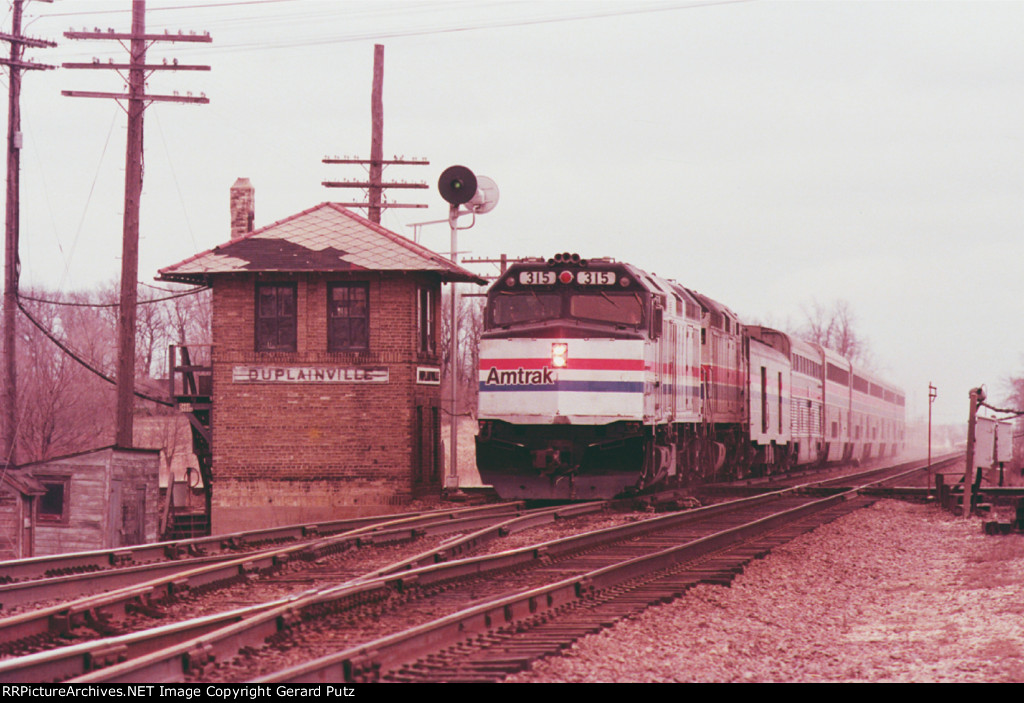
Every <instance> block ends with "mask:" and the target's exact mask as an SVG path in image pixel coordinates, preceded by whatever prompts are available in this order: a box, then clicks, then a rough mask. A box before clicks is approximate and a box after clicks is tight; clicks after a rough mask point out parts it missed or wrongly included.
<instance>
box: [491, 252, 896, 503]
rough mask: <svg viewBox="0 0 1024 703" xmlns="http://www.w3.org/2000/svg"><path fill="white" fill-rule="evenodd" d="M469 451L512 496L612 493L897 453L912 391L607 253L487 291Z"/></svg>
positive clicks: (519, 271)
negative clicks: (475, 433)
mask: <svg viewBox="0 0 1024 703" xmlns="http://www.w3.org/2000/svg"><path fill="white" fill-rule="evenodd" d="M479 388H480V405H479V425H480V431H479V434H478V436H477V440H476V456H477V466H478V468H479V471H480V476H481V478H482V479H483V482H484V483H487V484H491V485H493V486H494V487H495V489H496V490H497V491H498V493H499V495H501V496H502V497H505V498H532V499H546V498H551V499H566V498H568V499H580V500H584V499H589V498H610V497H614V496H617V495H622V494H628V493H630V492H634V491H642V490H646V489H650V488H652V487H656V486H661V485H687V484H693V483H699V482H705V481H712V480H716V479H727V478H733V477H742V476H746V475H750V474H754V473H775V472H783V471H786V470H788V469H789V468H790V467H792V466H795V465H805V464H816V463H818V464H820V463H825V462H829V461H853V460H863V459H868V458H872V457H882V456H891V455H895V454H897V453H899V452H900V451H901V449H902V447H903V444H904V438H905V434H904V406H905V396H904V394H903V392H902V391H901V390H899V389H898V388H895V387H894V386H891V385H889V384H887V383H884V382H882V381H881V380H879V379H877V378H874V377H873V376H871V375H870V374H868V373H865V372H864V371H863V370H861V369H859V368H857V367H855V366H854V365H853V364H852V363H851V362H850V361H849V360H847V359H845V358H843V357H842V356H840V355H839V354H836V353H835V352H833V351H831V350H829V349H824V348H822V347H820V346H818V345H814V344H808V343H806V342H803V341H801V340H799V339H795V338H793V337H791V336H789V335H787V334H785V333H783V332H780V331H778V330H774V329H770V328H767V327H761V326H756V325H744V324H743V323H742V322H741V321H740V320H739V319H738V318H737V317H736V315H735V314H734V313H733V312H732V311H731V310H729V308H727V307H725V306H724V305H722V304H720V303H717V302H715V301H714V300H711V299H710V298H708V297H706V296H704V295H701V294H699V293H697V292H695V291H692V290H690V289H688V288H685V287H683V286H681V285H679V284H678V283H676V282H675V281H670V280H666V279H664V278H659V277H658V276H654V275H651V274H648V273H646V272H644V271H641V270H640V269H638V268H636V267H635V266H631V265H629V264H625V263H618V262H615V261H612V260H610V259H589V260H586V259H581V258H580V257H579V256H577V255H575V254H558V255H556V256H555V257H554V258H552V259H549V260H547V261H545V260H543V259H528V260H523V261H521V262H519V263H516V264H514V265H513V266H511V267H510V268H509V269H508V270H507V271H506V272H505V273H504V274H503V275H502V276H501V278H499V279H498V280H497V281H496V282H495V283H494V284H493V285H492V286H491V288H490V290H489V291H488V293H487V307H486V311H485V324H484V332H483V334H482V335H481V341H480V366H479Z"/></svg>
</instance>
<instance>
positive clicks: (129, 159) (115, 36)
mask: <svg viewBox="0 0 1024 703" xmlns="http://www.w3.org/2000/svg"><path fill="white" fill-rule="evenodd" d="M64 36H65V37H67V38H68V39H105V40H114V41H118V42H120V43H121V45H122V46H124V42H126V41H128V42H130V45H129V57H130V58H129V62H128V63H127V64H123V63H107V64H103V63H99V62H98V61H94V62H93V63H65V64H63V65H64V68H78V69H97V68H104V69H114V70H116V71H118V73H120V74H121V75H122V77H123V76H124V74H123V73H122V71H124V70H127V71H128V79H127V82H128V93H127V94H124V93H98V92H87V91H77V90H64V91H61V92H62V94H63V95H67V96H70V97H76V98H113V99H114V100H117V101H118V104H119V105H121V107H122V108H124V103H125V102H126V103H127V104H128V107H127V109H126V112H127V113H128V140H127V141H128V143H127V148H126V154H125V178H124V224H123V227H124V230H123V231H124V234H123V245H122V255H121V304H120V307H119V309H118V316H117V328H118V350H117V356H118V361H117V364H118V365H117V418H116V423H117V431H116V435H115V444H116V445H117V446H118V447H122V448H130V447H132V425H133V412H134V409H135V398H134V391H135V319H136V316H135V308H136V302H137V297H138V291H137V287H138V280H139V209H140V201H141V199H142V153H143V122H142V115H143V112H144V111H145V109H146V107H148V106H149V105H150V104H151V103H154V102H179V103H201V104H206V103H208V102H210V101H209V100H208V99H207V98H206V96H205V95H200V96H199V97H193V96H192V94H191V93H188V94H187V95H186V96H180V95H177V93H175V94H174V95H155V94H147V93H146V77H147V75H148V74H151V73H153V72H155V71H209V70H210V67H209V66H185V65H179V64H178V61H177V59H175V60H174V62H173V63H171V64H168V63H163V64H148V63H146V49H147V48H148V47H149V46H150V45H151V44H153V43H155V42H159V41H167V42H191V43H197V42H202V43H209V42H211V41H212V39H211V38H210V35H209V34H208V33H204V34H195V33H194V32H193V33H189V34H184V33H183V32H178V34H170V33H168V32H165V33H163V34H147V33H146V2H145V0H132V31H131V33H127V34H126V33H122V32H115V31H113V30H108V31H106V32H100V31H98V30H95V31H92V32H89V31H85V30H83V31H81V32H75V31H70V32H65V33H64Z"/></svg>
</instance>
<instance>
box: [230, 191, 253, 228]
mask: <svg viewBox="0 0 1024 703" xmlns="http://www.w3.org/2000/svg"><path fill="white" fill-rule="evenodd" d="M255 192H256V191H255V190H254V189H253V187H252V183H250V182H249V179H248V178H239V179H238V180H237V181H235V185H233V186H231V239H232V241H233V240H235V239H241V238H242V237H244V236H245V235H247V234H249V232H252V223H253V219H254V218H255V217H256V204H255V200H256V197H255Z"/></svg>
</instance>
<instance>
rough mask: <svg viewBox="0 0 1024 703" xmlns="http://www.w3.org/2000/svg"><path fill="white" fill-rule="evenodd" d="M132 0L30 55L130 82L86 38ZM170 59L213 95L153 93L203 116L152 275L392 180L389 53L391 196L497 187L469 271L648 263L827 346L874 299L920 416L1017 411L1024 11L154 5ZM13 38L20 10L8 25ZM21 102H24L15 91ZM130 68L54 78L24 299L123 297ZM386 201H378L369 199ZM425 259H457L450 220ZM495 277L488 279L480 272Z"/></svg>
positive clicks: (165, 178)
mask: <svg viewBox="0 0 1024 703" xmlns="http://www.w3.org/2000/svg"><path fill="white" fill-rule="evenodd" d="M130 6H131V3H130V1H129V0H119V1H117V2H105V1H104V2H100V1H95V2H92V1H90V0H58V1H57V2H55V3H53V4H44V3H41V2H32V3H30V4H29V6H28V8H27V14H26V22H25V32H26V33H27V34H30V35H33V36H40V37H45V38H51V39H54V40H57V41H59V42H60V46H59V47H58V48H56V49H46V50H41V49H33V50H30V51H29V52H27V56H28V57H30V58H33V59H35V60H37V61H40V62H47V63H52V64H57V65H59V64H60V63H61V62H64V61H81V60H85V61H89V60H91V59H92V57H97V58H99V59H100V60H101V61H103V62H106V61H107V59H108V58H114V59H116V60H123V59H124V57H125V52H124V50H123V49H122V48H121V47H120V46H119V45H118V44H117V43H116V42H108V41H102V42H101V41H82V40H69V39H65V38H64V37H63V32H64V31H66V30H68V29H70V28H75V29H82V28H83V27H85V28H88V29H90V30H91V29H93V28H94V27H99V28H101V29H104V30H105V29H107V28H108V27H109V28H114V29H116V30H118V31H127V30H128V29H130V25H131V17H130ZM148 8H149V12H148V18H147V26H148V28H149V29H150V30H151V31H157V32H162V31H163V30H164V29H170V30H172V31H177V30H178V29H184V30H197V31H209V32H210V34H211V35H212V37H213V43H212V44H210V45H188V44H178V45H175V44H169V43H158V44H156V45H155V46H153V47H152V48H151V49H150V52H149V60H150V62H154V61H155V62H162V60H163V59H164V58H168V59H173V58H178V59H179V61H181V62H182V63H203V64H208V65H210V66H212V71H211V72H209V73H195V72H181V73H172V72H162V73H159V74H156V75H153V76H151V77H150V79H149V83H148V90H149V91H150V92H151V93H164V94H166V93H171V92H173V91H178V92H179V93H180V94H182V95H184V94H186V92H189V91H190V92H192V93H194V94H199V93H200V92H204V93H205V94H206V95H207V96H208V97H209V99H210V104H209V105H205V106H197V105H181V104H171V103H162V104H154V105H153V106H151V107H150V108H149V109H148V110H147V112H146V118H145V119H146V161H145V163H146V171H145V190H144V196H143V201H142V238H141V245H140V246H141V254H140V278H141V279H142V280H143V281H151V280H152V277H153V276H154V275H155V274H156V270H157V269H158V268H161V267H163V266H167V265H170V264H173V263H176V262H178V261H180V260H182V259H184V258H186V257H188V256H190V255H192V254H194V253H196V252H198V251H202V250H205V249H208V248H210V247H212V246H215V245H217V244H220V243H222V242H224V241H226V240H227V239H228V237H229V231H228V190H229V188H230V187H231V185H232V183H233V182H234V181H235V179H236V178H238V177H240V176H244V177H248V178H250V179H251V181H252V183H253V185H254V186H255V189H256V225H257V226H258V227H259V226H263V225H267V224H270V223H272V222H274V221H276V220H279V219H282V218H285V217H288V216H289V215H292V214H295V213H297V212H299V211H301V210H304V209H306V208H308V207H311V206H313V205H315V204H317V203H319V202H322V201H326V200H337V201H341V200H345V199H347V197H349V196H345V195H343V192H342V191H338V190H328V189H326V188H324V187H322V186H321V185H320V183H321V181H323V180H328V179H334V180H338V179H345V178H356V177H359V176H360V175H361V173H362V171H361V169H360V168H359V167H357V166H327V165H324V164H322V163H321V159H322V158H323V157H325V156H331V155H359V156H362V157H364V158H366V157H368V156H369V150H370V149H369V144H370V89H371V78H372V66H373V45H374V44H375V43H382V44H384V45H385V47H386V49H385V69H384V120H385V125H384V152H385V154H386V155H388V156H390V155H404V156H406V157H411V156H416V157H425V158H427V159H429V160H430V165H429V166H415V167H412V166H410V167H398V166H394V167H390V168H389V169H387V170H386V171H385V175H386V177H387V178H388V179H398V180H402V179H405V180H413V181H420V180H422V181H426V182H427V183H429V184H430V186H431V188H430V189H429V190H427V191H397V190H396V191H392V193H393V195H392V197H393V198H394V199H396V200H397V201H399V202H421V203H427V204H429V205H430V208H429V209H427V210H398V209H393V210H389V211H387V212H386V213H385V215H384V220H383V224H384V225H385V226H387V227H389V228H390V229H392V230H394V231H396V232H401V233H405V234H411V232H412V230H411V229H410V228H409V227H407V226H406V225H407V224H408V223H411V222H416V221H423V220H431V219H440V218H443V217H445V215H446V212H447V210H446V207H447V206H446V204H445V203H444V202H443V201H442V200H441V198H440V196H438V195H437V192H436V189H435V188H434V185H435V184H436V182H437V178H438V175H439V174H440V172H441V171H442V170H443V169H444V168H445V167H446V166H449V165H452V164H463V165H466V166H468V167H470V168H472V169H473V170H475V171H476V172H477V173H478V174H482V175H486V176H489V177H491V178H493V179H494V180H495V181H496V182H497V184H498V186H499V188H500V190H501V201H500V203H499V205H498V207H497V208H496V209H495V210H494V211H493V212H491V213H489V214H487V215H484V216H482V217H480V218H478V221H477V225H476V227H475V228H473V229H472V230H469V231H466V232H462V233H461V234H460V240H459V243H460V246H459V248H460V250H462V251H463V255H464V256H465V255H469V256H478V257H479V256H495V255H498V254H501V253H507V254H509V255H510V256H524V255H529V256H550V255H552V254H553V253H554V252H555V251H570V252H578V253H579V254H580V255H582V256H584V257H597V256H611V257H614V258H616V259H619V260H623V261H629V262H631V263H634V264H637V265H639V266H641V267H643V268H646V269H647V270H650V271H653V272H656V273H658V274H659V275H663V276H667V277H670V278H674V279H676V280H678V281H679V282H681V283H683V284H684V285H686V286H689V287H691V288H695V289H697V290H699V291H700V292H702V293H704V294H706V295H709V296H711V297H712V298H715V299H717V300H718V301H720V302H722V303H724V304H726V305H728V306H729V307H731V308H732V309H734V310H735V311H736V312H737V313H738V314H739V315H740V316H741V318H743V319H745V320H747V321H751V322H755V321H756V322H762V323H767V324H774V325H775V326H779V327H786V326H787V325H789V326H793V325H796V324H799V323H800V322H801V320H802V319H803V315H804V313H803V311H804V310H807V309H810V308H811V306H812V305H813V304H814V303H815V302H818V303H821V304H825V305H831V304H832V303H833V301H835V300H837V299H843V300H846V301H848V302H849V305H850V308H851V309H852V310H853V312H854V314H855V315H856V317H857V328H858V330H859V331H860V333H861V334H862V335H863V336H865V337H866V338H867V339H868V342H869V344H870V348H871V353H872V361H873V364H874V370H875V371H876V372H877V373H879V374H880V375H881V376H883V377H885V378H886V379H888V380H890V381H891V382H893V383H895V384H898V385H900V386H902V387H903V388H904V389H905V390H906V392H907V395H908V419H916V418H922V417H926V415H927V387H928V383H929V382H933V383H935V384H936V385H937V386H938V389H939V397H938V400H937V402H936V405H935V412H936V418H937V419H938V420H939V421H942V422H963V421H964V420H965V418H966V414H967V405H968V397H967V393H968V390H969V388H971V387H972V386H976V385H978V384H986V385H987V387H988V389H989V391H990V395H991V396H992V397H993V399H996V400H1000V399H1001V396H1002V393H1003V389H1004V388H1005V381H1006V379H1007V378H1009V377H1010V376H1012V375H1021V374H1024V324H1022V321H1024V237H1022V236H1021V235H1022V232H1021V229H1022V223H1024V41H1022V40H1021V37H1022V36H1024V3H1021V2H1001V3H995V2H943V3H931V2H900V3H891V2H714V1H713V0H712V1H708V2H596V1H586V2H584V1H576V2H551V1H545V2H450V1H448V2H407V1H406V2H380V1H379V0H375V1H373V2H342V1H340V0H329V1H326V0H325V1H318V0H270V1H263V2H260V1H258V0H256V1H249V2H244V1H237V0H236V1H234V2H232V1H230V0H223V1H218V0H205V1H203V0H192V1H191V2H188V1H181V2H171V1H168V0H150V1H149V2H148ZM4 25H5V26H6V27H9V26H10V12H9V11H8V13H7V18H6V20H5V21H4ZM5 85H6V80H5ZM122 86H123V81H122V80H121V78H120V77H119V76H118V75H117V74H116V73H114V72H113V71H107V70H101V71H92V70H89V71H85V70H65V69H58V70H55V71H47V72H45V73H44V72H39V71H34V72H31V73H29V74H28V75H27V76H26V77H25V80H24V84H23V93H22V105H23V117H22V119H23V123H22V128H23V131H24V134H25V139H24V142H25V148H24V151H23V157H22V249H21V256H22V264H23V278H22V281H23V285H24V286H26V287H27V286H33V285H39V286H46V287H49V288H51V289H54V288H57V289H60V290H62V291H69V290H73V289H78V288H86V287H91V286H93V285H95V284H98V283H106V282H110V281H113V280H115V279H116V278H117V277H118V275H119V273H118V272H119V266H120V261H119V258H120V250H121V245H120V239H121V217H122V214H121V213H122V202H123V195H124V149H125V146H124V144H125V115H124V113H123V111H122V110H121V108H120V107H118V105H117V104H116V103H115V102H114V101H113V100H107V99H84V98H69V97H62V96H61V92H60V91H61V90H102V91H115V92H116V91H119V90H121V88H122ZM353 195H355V196H358V193H353ZM423 243H424V244H426V245H427V246H430V247H432V248H434V249H436V250H438V251H447V249H448V230H447V227H445V226H444V225H435V226H432V227H429V228H426V229H425V231H424V237H423ZM481 272H487V271H485V270H483V269H481Z"/></svg>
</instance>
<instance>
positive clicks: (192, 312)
mask: <svg viewBox="0 0 1024 703" xmlns="http://www.w3.org/2000/svg"><path fill="white" fill-rule="evenodd" d="M182 290H187V288H183V289H182ZM166 296H167V293H165V292H161V291H153V290H146V291H143V292H142V293H141V295H140V302H141V303H142V304H140V305H139V313H138V327H137V335H138V337H137V343H136V350H137V354H138V358H137V360H136V361H137V363H136V369H137V379H136V382H137V383H140V382H142V383H144V382H145V380H148V379H149V378H151V377H152V375H154V374H155V375H157V376H161V375H165V374H166V369H167V363H166V351H167V348H168V345H169V344H171V343H175V342H179V341H181V340H182V339H186V340H187V341H190V342H200V343H202V342H205V341H208V340H209V338H210V333H209V321H210V297H209V292H208V291H204V292H202V293H199V294H198V295H194V296H188V297H179V298H173V299H170V300H165V299H162V298H164V297H166ZM21 297H22V303H23V305H24V306H25V309H26V310H27V312H28V313H29V314H30V315H31V316H32V318H34V319H35V320H36V321H37V322H38V323H39V327H42V329H40V328H39V327H37V326H36V325H34V324H32V323H31V322H30V320H29V319H27V318H26V317H25V316H24V315H21V316H19V319H18V335H19V341H18V361H17V364H18V379H19V382H18V408H19V412H18V419H17V424H18V427H17V436H18V440H17V441H18V450H19V454H18V455H19V460H20V461H22V462H32V461H39V460H43V459H49V458H52V457H54V456H60V455H63V454H68V453H73V452H77V451H82V450H85V449H94V448H96V447H99V446H103V445H105V444H110V443H112V442H113V424H114V422H113V420H114V403H115V396H114V386H113V385H111V384H110V383H109V382H108V381H107V380H104V379H103V378H101V377H100V376H99V375H97V373H95V372H94V371H92V370H90V369H88V368H86V367H85V366H84V365H83V364H82V363H79V361H78V360H76V359H74V358H72V356H71V355H69V354H68V353H67V352H66V351H64V350H63V349H61V348H60V347H59V346H57V344H56V343H55V342H54V341H53V340H51V339H50V338H48V337H47V332H48V333H49V334H50V335H51V336H52V337H54V338H56V339H58V340H60V342H61V343H62V344H63V345H64V346H66V347H67V348H68V349H70V350H71V351H72V352H73V353H74V355H75V356H76V357H78V359H80V360H81V361H83V362H84V363H86V364H88V366H89V367H91V369H94V370H95V371H96V372H99V373H101V374H104V375H106V376H107V377H113V375H114V370H115V369H116V367H117V363H116V362H117V308H116V303H117V300H118V295H117V292H116V286H114V285H108V286H104V287H102V288H99V289H97V290H94V291H89V292H76V293H64V294H57V293H53V292H49V291H45V290H29V291H26V292H25V293H24V294H23V295H22V296H21ZM58 298H59V300H60V301H61V304H55V303H54V302H47V301H55V300H57V299H58ZM43 330H46V332H44V331H43ZM136 412H141V413H144V414H151V415H160V414H165V413H164V410H163V409H162V408H161V407H160V406H157V405H155V404H154V403H151V402H147V401H139V403H138V405H137V410H136ZM174 419H176V418H170V420H172V421H173V420H174Z"/></svg>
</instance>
